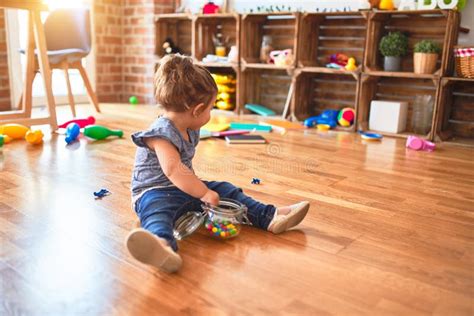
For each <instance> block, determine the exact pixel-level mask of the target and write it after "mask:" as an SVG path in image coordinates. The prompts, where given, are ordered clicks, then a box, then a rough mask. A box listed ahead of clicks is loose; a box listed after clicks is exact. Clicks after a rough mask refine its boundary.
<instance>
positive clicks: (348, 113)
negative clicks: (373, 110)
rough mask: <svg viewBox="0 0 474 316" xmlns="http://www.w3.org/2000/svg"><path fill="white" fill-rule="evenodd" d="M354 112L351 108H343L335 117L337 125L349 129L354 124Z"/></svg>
mask: <svg viewBox="0 0 474 316" xmlns="http://www.w3.org/2000/svg"><path fill="white" fill-rule="evenodd" d="M354 118H355V111H354V109H352V108H343V109H342V110H340V111H339V113H338V115H337V122H338V123H339V125H341V126H344V127H349V126H351V125H352V124H353V123H354Z"/></svg>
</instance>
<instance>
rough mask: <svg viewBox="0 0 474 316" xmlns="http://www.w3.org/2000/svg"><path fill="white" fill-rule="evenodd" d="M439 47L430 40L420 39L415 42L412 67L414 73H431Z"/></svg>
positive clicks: (439, 50) (434, 67) (436, 59)
mask: <svg viewBox="0 0 474 316" xmlns="http://www.w3.org/2000/svg"><path fill="white" fill-rule="evenodd" d="M440 52H441V48H440V47H439V45H438V44H436V43H435V42H433V41H430V40H422V41H420V42H418V43H416V44H415V49H414V54H413V67H414V71H415V73H416V74H432V73H433V72H434V71H435V70H436V62H437V61H438V55H439V53H440Z"/></svg>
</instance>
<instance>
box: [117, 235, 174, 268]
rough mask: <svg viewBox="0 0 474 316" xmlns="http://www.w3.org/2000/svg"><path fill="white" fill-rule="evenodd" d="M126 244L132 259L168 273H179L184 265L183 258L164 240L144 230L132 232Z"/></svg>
mask: <svg viewBox="0 0 474 316" xmlns="http://www.w3.org/2000/svg"><path fill="white" fill-rule="evenodd" d="M125 243H126V246H127V249H128V251H129V252H130V254H131V255H132V257H134V258H135V259H137V260H138V261H140V262H142V263H145V264H149V265H152V266H154V267H156V268H158V269H161V270H163V271H166V272H168V273H172V272H176V271H178V270H179V268H181V265H182V264H183V260H182V259H181V256H180V255H178V254H177V253H176V252H174V251H173V249H171V247H170V246H168V245H167V244H166V241H165V240H164V239H161V238H160V237H158V236H155V235H153V234H152V233H150V232H149V231H147V230H145V229H143V228H135V229H133V230H132V231H130V233H129V234H128V236H127V238H126V240H125Z"/></svg>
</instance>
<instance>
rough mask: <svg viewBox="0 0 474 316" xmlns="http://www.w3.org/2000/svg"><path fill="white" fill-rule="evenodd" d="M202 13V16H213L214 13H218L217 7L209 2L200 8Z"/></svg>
mask: <svg viewBox="0 0 474 316" xmlns="http://www.w3.org/2000/svg"><path fill="white" fill-rule="evenodd" d="M202 13H204V14H215V13H219V6H218V5H216V4H214V2H213V1H209V2H208V3H206V4H205V5H204V7H203V8H202Z"/></svg>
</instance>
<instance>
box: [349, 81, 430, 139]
mask: <svg viewBox="0 0 474 316" xmlns="http://www.w3.org/2000/svg"><path fill="white" fill-rule="evenodd" d="M438 85H439V79H438V78H414V77H409V76H407V77H406V78H400V77H399V78H397V77H391V76H373V75H368V74H363V75H362V77H361V86H360V94H359V104H358V113H357V128H358V129H362V130H368V127H369V126H368V125H369V124H368V122H369V114H370V103H371V101H372V100H384V101H405V102H408V115H407V124H406V126H407V127H406V130H405V131H404V132H401V133H399V134H392V133H382V134H384V135H387V136H397V137H407V136H408V135H416V134H415V133H413V130H412V129H411V122H412V115H413V102H414V101H415V97H416V96H418V95H431V96H432V97H433V98H434V99H433V100H434V104H433V118H432V120H431V127H432V128H431V130H430V132H429V133H428V134H427V135H418V136H420V137H423V138H426V139H432V138H433V134H434V128H433V127H434V121H435V114H436V110H437V106H436V104H437V102H436V100H437V97H438V89H437V88H438Z"/></svg>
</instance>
